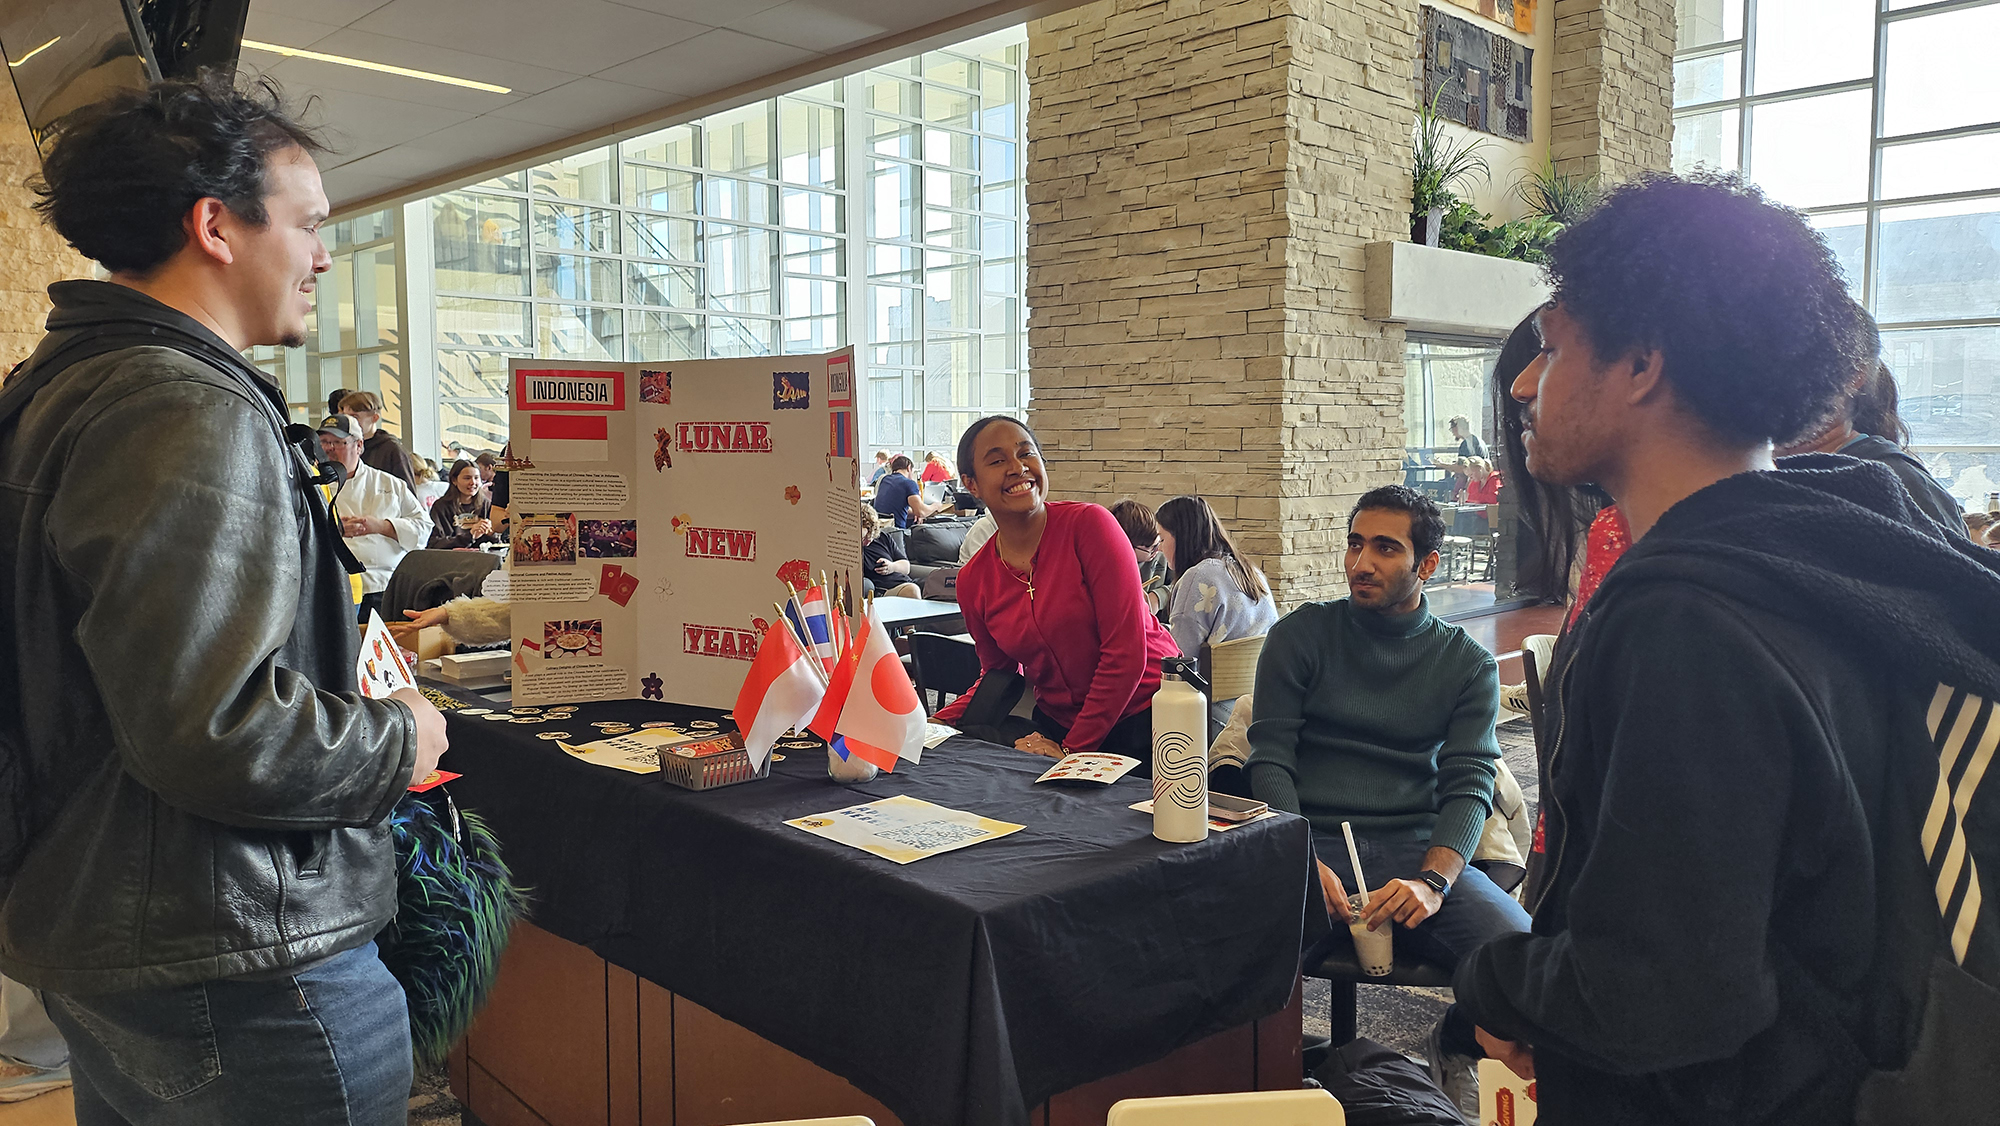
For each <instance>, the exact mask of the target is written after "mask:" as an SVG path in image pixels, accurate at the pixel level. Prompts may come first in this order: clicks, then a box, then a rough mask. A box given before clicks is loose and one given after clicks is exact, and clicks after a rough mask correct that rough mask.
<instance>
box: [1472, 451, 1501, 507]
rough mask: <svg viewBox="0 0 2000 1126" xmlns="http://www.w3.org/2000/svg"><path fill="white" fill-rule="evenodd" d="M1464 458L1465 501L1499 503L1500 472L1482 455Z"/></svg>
mask: <svg viewBox="0 0 2000 1126" xmlns="http://www.w3.org/2000/svg"><path fill="white" fill-rule="evenodd" d="M1465 460H1466V472H1465V503H1467V504H1499V503H1500V474H1499V472H1498V471H1497V470H1495V469H1494V468H1493V463H1492V462H1490V461H1487V460H1486V459H1485V458H1483V457H1471V458H1467V459H1465Z"/></svg>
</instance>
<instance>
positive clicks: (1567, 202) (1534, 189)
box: [1514, 161, 1604, 227]
mask: <svg viewBox="0 0 2000 1126" xmlns="http://www.w3.org/2000/svg"><path fill="white" fill-rule="evenodd" d="M1514 194H1515V195H1518V196H1520V197H1521V202H1522V203H1525V204H1527V205H1528V208H1529V209H1530V210H1531V211H1533V212H1534V213H1535V214H1537V215H1541V216H1544V217H1546V218H1549V219H1552V220H1554V221H1555V222H1557V223H1560V224H1561V225H1563V226H1565V227H1568V226H1573V225H1574V224H1575V223H1576V222H1577V221H1578V220H1580V219H1582V218H1583V217H1584V216H1585V215H1588V214H1590V210H1591V209H1592V208H1594V207H1596V206H1597V201H1598V200H1599V199H1600V198H1602V197H1603V195H1604V181H1603V178H1602V177H1600V176H1597V175H1596V174H1592V175H1589V176H1573V175H1571V174H1569V173H1567V172H1558V171H1556V166H1555V162H1554V161H1543V162H1542V167H1541V168H1540V170H1538V171H1536V172H1534V173H1532V174H1530V175H1528V176H1524V177H1522V178H1521V181H1520V182H1519V183H1517V184H1515V185H1514Z"/></svg>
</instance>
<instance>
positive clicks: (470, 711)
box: [458, 708, 493, 715]
mask: <svg viewBox="0 0 2000 1126" xmlns="http://www.w3.org/2000/svg"><path fill="white" fill-rule="evenodd" d="M458 714H459V715H492V714H493V709H492V708H460V709H458Z"/></svg>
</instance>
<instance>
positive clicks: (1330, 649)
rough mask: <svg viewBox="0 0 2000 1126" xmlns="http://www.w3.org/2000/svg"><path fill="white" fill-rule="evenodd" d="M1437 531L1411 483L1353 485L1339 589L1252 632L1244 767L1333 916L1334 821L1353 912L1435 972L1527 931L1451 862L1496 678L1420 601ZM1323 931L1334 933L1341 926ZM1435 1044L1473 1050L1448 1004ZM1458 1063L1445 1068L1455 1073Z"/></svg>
mask: <svg viewBox="0 0 2000 1126" xmlns="http://www.w3.org/2000/svg"><path fill="white" fill-rule="evenodd" d="M1443 540H1444V521H1443V518H1442V517H1441V516H1440V515H1439V513H1438V510H1437V506H1436V505H1434V504H1432V503H1431V502H1430V500H1428V499H1427V498H1425V497H1424V496H1422V495H1421V494H1419V493H1416V492H1414V491H1412V490H1411V489H1409V488H1407V487H1405V486H1403V485H1385V486H1383V487H1381V488H1379V489H1375V490H1373V491H1372V492H1369V493H1367V494H1365V495H1363V496H1362V498H1361V500H1360V501H1359V503H1357V504H1356V505H1355V506H1354V510H1353V512H1352V513H1350V514H1349V516H1348V533H1347V559H1346V570H1347V586H1348V591H1349V593H1348V597H1346V598H1343V599H1339V600H1337V601H1332V602H1308V603H1306V604H1305V605H1303V606H1301V607H1299V608H1298V609H1297V610H1295V611H1293V612H1292V613H1291V614H1289V615H1287V616H1286V617H1285V618H1284V620H1282V621H1280V622H1279V623H1278V624H1277V625H1275V626H1273V627H1271V632H1270V635H1269V637H1268V638H1266V640H1265V642H1264V654H1263V657H1262V659H1260V660H1259V661H1258V663H1257V691H1256V693H1255V696H1256V705H1255V706H1256V714H1255V716H1253V717H1252V719H1251V723H1250V762H1249V770H1250V787H1251V790H1252V792H1253V793H1254V794H1255V795H1256V796H1257V798H1258V799H1260V800H1262V801H1266V802H1269V803H1270V804H1271V806H1272V807H1273V808H1276V809H1282V810H1285V811H1287V812H1290V813H1299V814H1303V815H1304V816H1305V817H1306V818H1307V819H1308V820H1310V821H1311V822H1312V827H1313V843H1314V851H1315V852H1316V853H1317V855H1318V856H1319V877H1320V885H1321V887H1322V889H1323V890H1324V892H1325V894H1326V901H1327V909H1328V910H1329V911H1330V912H1332V913H1333V915H1334V916H1335V917H1336V918H1338V919H1340V920H1342V921H1346V920H1347V919H1348V918H1349V917H1350V913H1349V910H1348V904H1347V895H1348V892H1349V890H1350V889H1354V876H1353V873H1352V872H1351V871H1350V865H1349V864H1348V860H1347V848H1346V846H1345V844H1344V843H1343V842H1342V838H1341V832H1340V823H1341V822H1342V821H1348V822H1351V823H1352V824H1353V827H1354V837H1355V846H1356V849H1357V851H1358V852H1359V853H1360V856H1361V864H1362V866H1363V868H1364V869H1366V873H1367V874H1368V875H1369V877H1370V878H1371V879H1374V880H1377V881H1380V882H1379V883H1378V884H1377V886H1376V887H1375V888H1373V889H1368V899H1367V903H1366V906H1365V907H1364V910H1363V918H1364V920H1365V921H1366V922H1367V923H1368V924H1370V925H1371V926H1388V925H1390V924H1391V923H1394V924H1397V925H1400V926H1402V927H1405V928H1408V929H1406V930H1404V931H1401V932H1399V933H1398V934H1397V935H1396V945H1397V950H1398V951H1399V952H1404V953H1414V954H1416V955H1418V956H1419V957H1422V958H1426V959H1429V960H1431V961H1434V962H1437V963H1439V964H1440V965H1443V966H1445V967H1447V968H1451V967H1455V966H1457V964H1458V962H1459V959H1461V958H1463V957H1465V956H1466V955H1468V954H1470V953H1471V952H1472V951H1473V950H1474V949H1475V948H1477V947H1478V946H1479V945H1480V944H1482V943H1484V942H1486V941H1488V940H1489V939H1492V938H1494V937H1496V936H1499V935H1502V934H1511V933H1519V932H1525V931H1527V929H1528V915H1527V912H1525V911H1523V910H1521V905H1520V904H1518V903H1516V902H1515V901H1514V900H1513V899H1512V898H1510V897H1509V896H1508V895H1507V894H1506V893H1505V892H1502V891H1501V890H1500V889H1499V888H1497V887H1495V886H1494V884H1493V882H1492V881H1491V880H1489V879H1487V878H1486V875H1485V874H1484V873H1482V872H1480V871H1479V870H1478V869H1476V868H1469V867H1467V866H1466V860H1467V859H1469V858H1470V857H1471V856H1472V855H1473V852H1474V850H1475V848H1476V847H1477V845H1478V844H1479V836H1480V832H1481V829H1482V828H1483V826H1484V823H1485V821H1486V818H1487V816H1488V815H1489V814H1490V813H1492V811H1493V778H1494V775H1495V774H1496V773H1497V772H1498V770H1499V762H1500V746H1499V744H1498V743H1497V742H1496V741H1495V740H1494V737H1493V723H1494V720H1495V717H1496V716H1497V714H1498V712H1499V708H1500V680H1499V674H1498V671H1497V666H1496V664H1495V662H1494V660H1493V657H1492V655H1491V654H1489V653H1487V652H1486V650H1485V649H1483V648H1481V647H1480V645H1479V643H1478V642H1475V641H1473V640H1472V638H1470V637H1468V636H1467V635H1466V633H1465V631H1464V630H1462V629H1460V628H1458V627H1457V626H1453V625H1447V624H1445V623H1444V622H1442V621H1439V620H1438V619H1436V618H1434V617H1432V616H1431V612H1430V608H1429V607H1428V606H1427V605H1426V604H1425V600H1424V596H1423V588H1424V581H1425V580H1426V579H1428V578H1430V576H1431V574H1432V572H1434V571H1436V570H1437V565H1438V546H1439V544H1440V543H1442V542H1443ZM1356 890H1359V889H1356ZM1329 939H1330V941H1329V943H1328V945H1329V946H1330V945H1331V944H1332V943H1344V942H1347V941H1349V939H1348V936H1347V935H1346V933H1345V932H1343V931H1335V932H1334V934H1333V935H1331V936H1329ZM1309 957H1313V956H1312V955H1309ZM1439 1041H1442V1045H1441V1047H1442V1051H1441V1052H1440V1051H1437V1050H1434V1051H1433V1053H1432V1062H1433V1064H1434V1065H1438V1064H1442V1063H1443V1062H1444V1060H1443V1059H1441V1058H1440V1056H1441V1055H1442V1056H1458V1057H1465V1058H1466V1059H1467V1060H1468V1061H1469V1060H1470V1059H1477V1058H1478V1057H1479V1056H1480V1055H1481V1052H1480V1051H1479V1048H1478V1044H1477V1041H1476V1040H1475V1038H1474V1036H1473V1030H1472V1027H1471V1022H1470V1021H1469V1020H1467V1019H1466V1018H1465V1017H1464V1016H1463V1015H1462V1014H1460V1013H1459V1012H1458V1010H1457V1009H1456V1008H1453V1009H1450V1010H1447V1011H1446V1014H1445V1018H1444V1020H1443V1021H1442V1022H1440V1025H1439V1028H1438V1029H1437V1030H1434V1032H1433V1043H1434V1044H1435V1043H1438V1042H1439ZM1465 1066H1466V1065H1465V1064H1463V1063H1461V1064H1459V1065H1458V1067H1459V1068H1460V1069H1461V1070H1460V1071H1459V1072H1457V1073H1456V1074H1454V1075H1449V1076H1448V1077H1449V1078H1454V1079H1462V1076H1463V1069H1464V1068H1465ZM1447 1090H1448V1091H1449V1087H1448V1088H1447Z"/></svg>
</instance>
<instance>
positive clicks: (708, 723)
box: [688, 719, 722, 727]
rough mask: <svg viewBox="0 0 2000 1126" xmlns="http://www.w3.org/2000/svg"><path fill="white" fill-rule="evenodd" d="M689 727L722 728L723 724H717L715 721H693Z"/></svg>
mask: <svg viewBox="0 0 2000 1126" xmlns="http://www.w3.org/2000/svg"><path fill="white" fill-rule="evenodd" d="M688 726H689V727H721V726H722V725H721V724H719V723H717V722H715V721H714V720H712V719H697V720H695V721H693V722H692V723H689V724H688Z"/></svg>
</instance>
